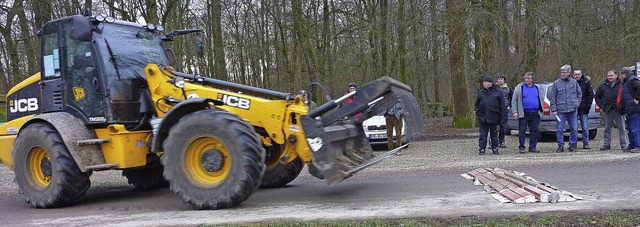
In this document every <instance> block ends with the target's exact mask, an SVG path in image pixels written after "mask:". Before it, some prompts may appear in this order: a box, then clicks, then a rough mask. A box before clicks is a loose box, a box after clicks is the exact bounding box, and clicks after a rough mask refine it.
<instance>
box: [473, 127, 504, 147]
mask: <svg viewBox="0 0 640 227" xmlns="http://www.w3.org/2000/svg"><path fill="white" fill-rule="evenodd" d="M498 125H500V124H498V123H496V124H489V123H484V122H480V140H479V141H478V147H480V149H485V148H486V147H487V134H490V135H491V149H492V150H493V149H495V148H497V147H498V145H499V144H498Z"/></svg>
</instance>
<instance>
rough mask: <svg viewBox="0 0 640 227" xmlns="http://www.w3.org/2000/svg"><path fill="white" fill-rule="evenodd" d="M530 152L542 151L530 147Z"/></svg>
mask: <svg viewBox="0 0 640 227" xmlns="http://www.w3.org/2000/svg"><path fill="white" fill-rule="evenodd" d="M529 152H531V153H540V151H539V150H537V149H535V148H529Z"/></svg>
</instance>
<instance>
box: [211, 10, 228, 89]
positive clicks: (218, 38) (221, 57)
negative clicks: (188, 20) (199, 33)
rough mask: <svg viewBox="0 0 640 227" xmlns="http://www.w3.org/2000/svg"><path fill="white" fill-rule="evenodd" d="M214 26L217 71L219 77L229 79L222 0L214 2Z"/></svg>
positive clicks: (214, 54)
mask: <svg viewBox="0 0 640 227" xmlns="http://www.w3.org/2000/svg"><path fill="white" fill-rule="evenodd" d="M211 6H212V7H213V10H212V11H211V12H212V13H211V14H212V15H211V16H212V17H213V18H212V21H211V22H212V23H213V24H212V27H213V34H212V35H213V56H214V58H215V63H214V64H215V72H214V74H215V75H216V77H217V78H220V79H222V80H227V64H226V62H225V52H224V42H223V40H222V20H221V17H222V5H221V3H220V0H214V1H213V2H212V5H211Z"/></svg>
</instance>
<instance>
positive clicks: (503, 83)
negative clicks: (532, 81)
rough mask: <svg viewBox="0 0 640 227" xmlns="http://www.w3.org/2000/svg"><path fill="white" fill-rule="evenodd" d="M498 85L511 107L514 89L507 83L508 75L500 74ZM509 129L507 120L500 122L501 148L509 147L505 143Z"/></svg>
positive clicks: (508, 106) (499, 136)
mask: <svg viewBox="0 0 640 227" xmlns="http://www.w3.org/2000/svg"><path fill="white" fill-rule="evenodd" d="M496 84H498V86H500V90H502V95H503V96H504V103H506V104H505V105H507V110H510V109H511V97H513V90H511V88H509V85H507V77H505V76H504V75H501V76H498V83H496ZM507 130H511V129H509V125H508V124H507V122H506V121H505V122H504V123H503V124H500V131H499V132H500V133H499V134H498V139H500V148H507V145H506V144H505V140H504V138H505V136H506V135H507Z"/></svg>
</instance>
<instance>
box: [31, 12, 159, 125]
mask: <svg viewBox="0 0 640 227" xmlns="http://www.w3.org/2000/svg"><path fill="white" fill-rule="evenodd" d="M39 35H40V36H41V38H42V48H41V50H42V51H41V72H42V73H41V83H40V87H41V92H42V93H41V94H42V100H41V102H40V103H41V104H42V105H41V111H42V112H43V113H46V112H56V111H65V112H69V113H71V114H73V115H75V116H76V117H78V118H80V119H82V120H83V121H84V122H85V123H86V124H88V125H107V124H124V125H125V126H127V127H128V128H132V127H136V126H139V125H140V122H142V121H145V119H147V118H149V117H150V115H151V114H153V112H154V110H153V107H152V103H151V100H150V96H149V95H148V88H147V87H146V86H147V85H146V80H145V74H144V67H146V66H147V65H148V64H151V63H153V64H158V65H161V66H168V65H169V64H170V63H169V60H168V58H167V55H166V53H165V48H164V46H163V44H162V40H161V34H160V33H159V32H158V31H157V30H154V29H149V28H148V27H147V26H146V25H140V24H135V23H130V22H124V21H116V20H113V19H105V17H98V16H96V17H85V16H81V15H76V16H71V17H67V18H63V19H60V20H55V21H51V22H48V23H47V24H45V25H44V27H43V29H42V30H41V31H40V33H39Z"/></svg>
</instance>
